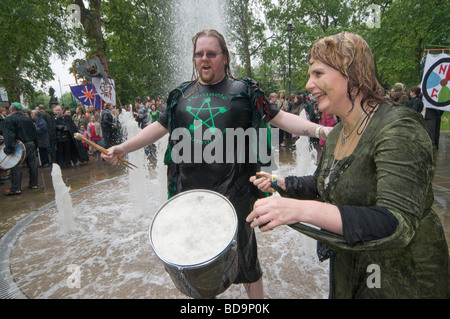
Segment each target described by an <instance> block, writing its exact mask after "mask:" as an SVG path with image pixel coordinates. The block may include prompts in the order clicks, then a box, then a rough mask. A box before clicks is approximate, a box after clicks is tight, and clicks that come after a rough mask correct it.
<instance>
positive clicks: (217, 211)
mask: <svg viewBox="0 0 450 319" xmlns="http://www.w3.org/2000/svg"><path fill="white" fill-rule="evenodd" d="M237 223H238V222H237V215H236V212H235V210H234V207H233V205H232V204H231V203H230V202H229V201H228V199H227V198H225V197H224V196H222V195H221V194H218V193H216V192H213V191H210V190H191V191H187V192H184V193H180V194H178V195H176V196H174V197H173V198H171V199H170V200H169V201H167V202H166V203H165V204H164V205H163V206H162V207H161V208H160V209H159V211H158V212H157V213H156V214H155V217H154V218H153V221H152V224H151V226H150V230H149V237H150V242H151V246H152V249H153V251H154V252H155V254H156V256H157V257H158V258H159V259H160V260H161V261H162V262H163V263H164V267H165V269H166V271H167V272H168V273H169V275H170V277H171V279H172V281H173V283H174V284H175V286H176V287H177V288H178V290H180V291H181V292H182V293H184V294H186V295H187V296H190V297H192V298H198V299H199V298H204V299H206V298H214V297H215V296H217V295H218V294H220V293H222V292H224V291H225V290H226V289H228V287H229V286H230V285H231V284H232V283H233V281H234V280H235V279H236V277H237V274H238V254H237V237H236V234H237V227H238V224H237Z"/></svg>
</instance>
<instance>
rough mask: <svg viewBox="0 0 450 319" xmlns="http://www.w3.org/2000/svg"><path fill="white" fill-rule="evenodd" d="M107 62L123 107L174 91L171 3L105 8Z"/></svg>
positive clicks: (124, 1)
mask: <svg viewBox="0 0 450 319" xmlns="http://www.w3.org/2000/svg"><path fill="white" fill-rule="evenodd" d="M102 9H103V14H104V15H103V19H104V20H105V23H104V24H105V30H106V40H107V43H108V61H109V67H110V73H111V75H112V76H113V77H114V78H115V79H116V89H117V91H118V93H119V97H120V100H121V102H122V104H127V103H133V101H134V98H135V97H136V96H138V95H139V96H141V97H145V96H147V95H148V96H151V97H153V98H156V96H157V95H165V92H168V91H169V89H170V88H171V87H170V85H171V81H170V79H171V69H170V67H168V66H169V65H170V57H171V52H170V50H171V47H172V46H171V42H170V39H171V38H172V36H171V34H172V33H171V30H172V23H170V21H171V16H170V12H171V10H170V9H171V7H170V1H164V0H147V1H129V0H116V1H108V2H104V4H103V7H102Z"/></svg>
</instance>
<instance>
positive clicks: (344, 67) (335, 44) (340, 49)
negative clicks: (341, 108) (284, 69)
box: [307, 32, 386, 110]
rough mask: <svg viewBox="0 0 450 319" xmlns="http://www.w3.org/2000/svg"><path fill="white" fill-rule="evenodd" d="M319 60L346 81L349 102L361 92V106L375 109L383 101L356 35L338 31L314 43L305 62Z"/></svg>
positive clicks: (363, 45) (369, 59) (363, 44)
mask: <svg viewBox="0 0 450 319" xmlns="http://www.w3.org/2000/svg"><path fill="white" fill-rule="evenodd" d="M316 60H317V61H320V62H322V63H325V64H327V65H328V66H330V67H332V68H333V69H335V70H337V71H339V72H340V73H341V74H342V75H343V76H344V77H345V78H346V79H347V80H348V87H347V94H348V97H349V99H350V101H351V102H352V109H353V107H354V101H355V99H356V97H357V96H358V94H359V93H362V96H363V98H362V101H361V108H362V109H363V110H364V105H365V104H366V102H367V106H368V107H370V108H375V107H376V105H378V104H379V103H380V102H383V101H385V100H386V97H385V95H384V89H383V87H382V86H381V85H380V83H379V82H378V80H377V76H376V68H375V62H374V58H373V55H372V51H371V50H370V48H369V45H368V44H367V42H366V41H365V40H364V39H363V38H362V37H361V36H360V35H358V34H355V33H349V32H341V33H338V34H335V35H331V36H327V37H324V38H321V39H319V40H317V41H315V42H314V44H313V46H312V48H311V52H310V53H309V55H308V58H307V61H308V63H311V64H312V63H313V62H314V61H316Z"/></svg>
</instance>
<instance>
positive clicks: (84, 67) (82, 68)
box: [73, 56, 109, 84]
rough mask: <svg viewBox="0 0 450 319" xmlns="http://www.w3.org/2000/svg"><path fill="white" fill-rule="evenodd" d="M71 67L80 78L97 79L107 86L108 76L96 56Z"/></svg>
mask: <svg viewBox="0 0 450 319" xmlns="http://www.w3.org/2000/svg"><path fill="white" fill-rule="evenodd" d="M73 67H74V69H75V70H76V71H77V72H78V73H79V74H81V75H82V76H88V77H90V78H96V77H99V78H102V79H103V81H105V83H108V84H109V78H108V74H107V72H106V70H105V67H104V66H103V64H102V61H101V60H100V58H99V57H98V56H94V57H92V58H89V59H87V60H83V61H81V62H80V63H78V64H77V65H74V66H73Z"/></svg>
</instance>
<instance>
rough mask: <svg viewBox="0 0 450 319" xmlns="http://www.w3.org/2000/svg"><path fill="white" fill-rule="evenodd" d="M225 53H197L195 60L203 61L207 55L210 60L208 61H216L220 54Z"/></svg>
mask: <svg viewBox="0 0 450 319" xmlns="http://www.w3.org/2000/svg"><path fill="white" fill-rule="evenodd" d="M222 53H223V52H220V53H216V52H206V53H203V52H197V53H195V54H194V58H195V59H203V57H204V56H205V54H206V57H207V58H208V59H215V58H216V57H217V56H218V55H219V54H222Z"/></svg>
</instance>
